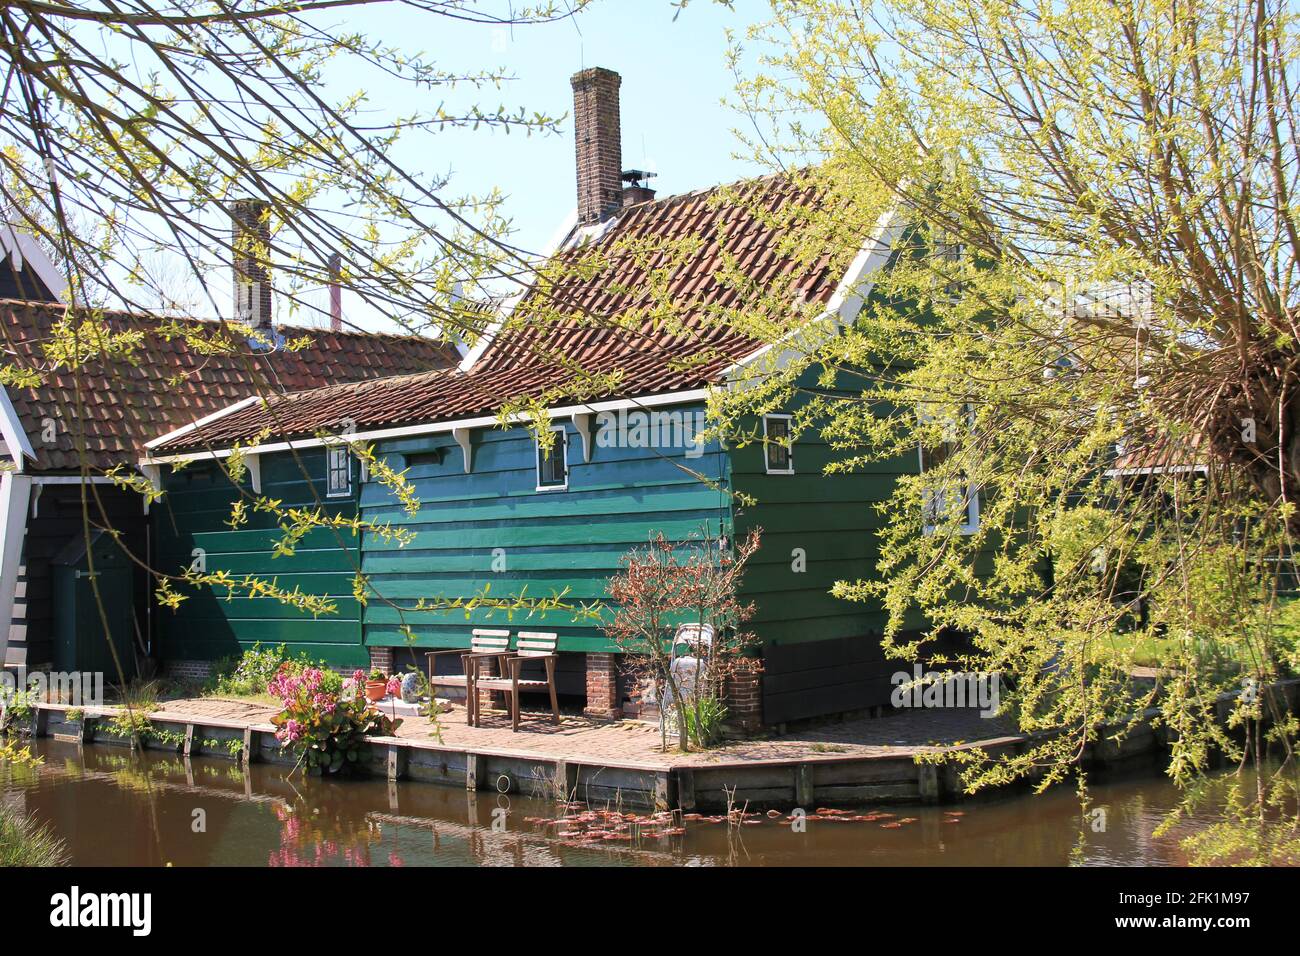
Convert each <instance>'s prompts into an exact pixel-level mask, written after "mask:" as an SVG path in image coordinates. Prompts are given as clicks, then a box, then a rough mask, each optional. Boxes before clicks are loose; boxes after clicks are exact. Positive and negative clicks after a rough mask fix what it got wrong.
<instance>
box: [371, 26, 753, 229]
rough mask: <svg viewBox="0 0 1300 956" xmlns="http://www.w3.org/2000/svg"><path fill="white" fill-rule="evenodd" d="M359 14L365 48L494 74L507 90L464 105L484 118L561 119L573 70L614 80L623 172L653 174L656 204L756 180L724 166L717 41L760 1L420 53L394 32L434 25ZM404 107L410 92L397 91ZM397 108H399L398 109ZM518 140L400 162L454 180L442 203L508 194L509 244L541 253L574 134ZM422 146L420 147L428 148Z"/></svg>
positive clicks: (462, 145)
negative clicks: (618, 88) (493, 109)
mask: <svg viewBox="0 0 1300 956" xmlns="http://www.w3.org/2000/svg"><path fill="white" fill-rule="evenodd" d="M366 9H367V8H361V10H360V12H359V18H358V22H357V24H356V26H357V27H358V28H361V29H364V30H365V31H366V32H368V33H369V34H371V36H372V37H374V38H379V39H384V40H391V41H392V42H398V43H400V44H401V45H402V46H403V47H404V48H408V49H411V50H415V49H419V50H423V51H424V53H425V54H426V55H427V56H428V58H429V59H431V60H432V61H434V62H435V63H437V65H438V66H439V67H440V68H442V69H448V70H456V69H460V70H474V69H484V68H488V67H489V66H499V67H501V68H503V69H505V70H506V71H508V72H510V73H513V74H514V75H515V76H516V77H517V79H516V80H515V81H514V82H512V83H511V84H510V85H509V86H508V87H507V88H506V89H504V90H503V91H501V92H500V93H498V92H497V91H490V92H487V91H485V92H481V93H477V94H473V96H471V95H470V94H468V93H467V94H465V96H466V98H467V99H477V101H478V102H479V103H480V105H482V106H483V107H485V108H486V107H488V106H495V105H497V103H498V102H499V103H503V104H505V105H506V106H507V107H517V106H525V107H527V108H528V109H529V110H537V111H542V112H545V113H547V114H549V115H552V116H559V115H564V114H569V113H571V112H572V91H571V89H570V87H569V77H570V75H571V74H573V73H575V72H577V71H578V70H580V69H582V68H584V67H590V66H603V67H608V68H609V69H612V70H615V71H616V72H618V73H620V74H622V76H623V85H622V118H623V165H624V167H625V168H636V169H650V170H653V171H655V172H657V173H658V178H657V179H656V180H655V181H654V182H653V185H654V186H655V188H656V189H658V190H659V194H660V195H661V196H662V195H667V194H672V193H681V192H687V191H690V190H693V189H698V188H701V187H704V186H710V185H714V184H716V183H721V182H729V181H731V180H734V179H739V178H741V177H743V176H745V175H750V174H753V173H756V172H760V170H758V169H757V168H756V167H754V166H752V165H751V164H748V163H744V162H741V161H739V160H736V159H733V158H732V154H733V153H735V152H736V151H737V142H736V139H735V136H734V135H733V133H732V130H733V129H734V128H735V127H737V126H738V125H739V123H740V118H739V117H738V116H737V115H736V114H735V113H734V112H733V111H731V110H729V109H728V108H726V107H725V106H724V105H722V102H721V101H722V99H723V97H725V96H728V95H729V94H730V92H731V89H732V85H733V84H732V77H731V75H730V73H729V72H728V70H727V68H726V64H725V62H724V54H725V52H726V39H725V32H724V31H725V30H726V29H727V28H728V27H730V28H731V29H733V30H734V31H735V32H736V33H737V35H741V36H743V33H744V29H745V28H746V27H747V26H748V25H749V24H751V23H754V22H757V21H759V20H762V19H763V18H764V17H765V15H766V14H767V12H768V5H767V3H766V2H765V0H736V3H735V10H734V12H733V11H728V10H727V9H725V8H724V7H721V6H718V5H717V4H715V3H713V2H711V0H694V2H692V3H691V5H690V6H689V7H687V8H686V9H685V10H684V11H683V12H682V13H681V15H680V16H679V17H678V18H677V20H676V22H674V21H673V13H674V8H673V6H672V5H671V3H670V2H669V0H601V2H598V3H596V4H594V5H593V6H592V7H590V8H589V9H588V10H587V11H585V12H583V13H581V14H579V15H578V16H577V17H575V18H574V19H573V20H572V21H571V22H562V23H557V24H548V25H541V26H530V27H516V28H514V29H513V30H505V29H496V28H488V27H477V26H463V27H462V26H454V27H452V28H450V29H448V30H446V31H445V32H440V35H438V36H435V37H428V38H427V39H425V40H424V41H423V42H421V41H420V40H419V39H418V38H417V37H413V36H412V35H411V34H410V32H409V30H406V31H404V30H403V27H404V26H405V25H407V24H409V23H415V22H418V23H419V24H420V25H421V28H422V29H428V26H429V24H430V21H431V20H437V19H438V18H432V17H428V16H427V15H426V16H423V17H418V18H416V17H412V16H411V15H410V14H408V13H402V12H397V11H394V10H390V11H389V12H387V13H381V14H378V15H372V14H371V13H368V12H366ZM401 92H402V95H403V96H404V97H408V98H409V97H410V96H411V95H412V91H411V89H410V87H405V86H403V87H401ZM406 105H407V104H401V105H400V107H399V108H402V107H405V106H406ZM570 119H571V117H570V118H568V119H566V120H565V121H564V129H563V133H562V134H561V135H558V136H533V137H524V136H518V135H515V134H511V135H509V136H507V135H505V134H502V133H499V132H488V131H484V130H481V129H480V130H478V131H474V132H470V131H457V132H453V133H444V134H440V135H439V136H438V137H437V138H436V139H435V142H436V143H437V144H438V145H439V146H441V147H445V150H446V151H445V153H444V154H441V155H437V156H428V157H410V156H403V157H402V160H403V161H404V162H406V163H410V164H415V163H422V164H426V165H425V168H426V169H427V170H439V171H450V172H452V173H453V176H454V178H453V180H452V184H451V190H450V191H451V192H453V193H455V192H480V191H486V190H488V189H490V188H492V187H493V186H495V187H498V188H500V189H501V190H502V191H503V192H505V193H506V194H508V196H509V201H508V204H507V213H508V215H509V216H510V217H511V218H512V219H513V221H514V223H515V226H516V228H517V230H518V232H517V235H516V237H515V241H516V242H517V244H519V245H520V246H523V247H525V248H528V249H533V250H537V249H540V248H541V247H542V246H544V245H545V243H546V242H547V241H548V240H549V239H550V238H551V236H552V234H553V233H554V232H555V230H556V228H557V227H558V226H559V224H560V223H561V222H562V221H563V219H564V217H565V216H567V215H568V214H569V212H571V211H572V210H573V208H574V205H575V186H574V158H573V130H572V124H571V122H570ZM429 141H430V140H429V138H427V137H426V138H424V142H425V143H426V144H427V143H428V142H429Z"/></svg>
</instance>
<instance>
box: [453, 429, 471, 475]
mask: <svg viewBox="0 0 1300 956" xmlns="http://www.w3.org/2000/svg"><path fill="white" fill-rule="evenodd" d="M451 437H452V438H454V439H456V444H457V445H459V446H460V451H461V455H462V456H463V457H464V459H465V474H467V475H468V474H469V473H470V472H471V471H473V470H474V447H473V446H472V445H471V444H470V442H469V429H468V428H453V429H452V432H451Z"/></svg>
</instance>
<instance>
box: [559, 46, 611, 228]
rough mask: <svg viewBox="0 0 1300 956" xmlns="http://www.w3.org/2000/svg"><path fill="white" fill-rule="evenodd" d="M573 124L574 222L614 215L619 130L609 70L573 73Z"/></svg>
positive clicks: (594, 69)
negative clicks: (576, 206) (576, 179)
mask: <svg viewBox="0 0 1300 956" xmlns="http://www.w3.org/2000/svg"><path fill="white" fill-rule="evenodd" d="M569 82H570V83H572V85H573V126H574V132H575V134H576V136H575V139H576V148H577V158H578V224H579V225H581V226H589V225H592V224H593V223H598V222H602V221H604V220H605V219H608V218H609V217H610V216H613V215H615V214H616V213H617V212H618V210H619V208H620V207H621V206H622V204H623V178H622V177H623V132H622V128H621V125H620V122H619V112H618V88H619V86H620V84H622V82H623V78H622V77H620V76H619V75H618V74H617V73H615V72H614V71H613V70H606V69H604V68H603V67H593V68H592V69H589V70H583V71H582V72H580V73H575V74H573V77H572V79H571V80H570V81H569Z"/></svg>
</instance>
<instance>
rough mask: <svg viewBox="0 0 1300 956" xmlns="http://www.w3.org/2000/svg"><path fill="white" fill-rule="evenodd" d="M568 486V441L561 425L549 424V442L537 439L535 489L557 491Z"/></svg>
mask: <svg viewBox="0 0 1300 956" xmlns="http://www.w3.org/2000/svg"><path fill="white" fill-rule="evenodd" d="M567 487H569V442H568V437H567V436H566V435H565V432H564V426H563V425H552V426H551V443H550V446H549V447H547V446H545V445H543V444H542V441H541V440H540V439H538V441H537V490H538V491H558V490H561V489H564V488H567Z"/></svg>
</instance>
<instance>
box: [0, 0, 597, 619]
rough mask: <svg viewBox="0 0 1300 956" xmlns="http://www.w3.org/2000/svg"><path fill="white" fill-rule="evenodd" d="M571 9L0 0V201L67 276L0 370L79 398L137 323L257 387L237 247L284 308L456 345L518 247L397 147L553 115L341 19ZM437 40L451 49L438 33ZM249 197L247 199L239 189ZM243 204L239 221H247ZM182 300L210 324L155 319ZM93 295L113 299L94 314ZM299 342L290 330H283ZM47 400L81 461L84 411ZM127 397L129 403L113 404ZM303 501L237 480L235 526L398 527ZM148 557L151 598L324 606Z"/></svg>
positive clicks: (484, 2) (133, 349)
mask: <svg viewBox="0 0 1300 956" xmlns="http://www.w3.org/2000/svg"><path fill="white" fill-rule="evenodd" d="M586 3H587V0H565V2H554V3H552V2H549V0H540V2H539V3H536V4H519V3H513V2H510V0H388V2H383V3H374V2H369V0H295V2H291V3H281V2H272V0H265V2H264V0H240V2H227V0H125V2H116V0H86V2H75V3H73V2H62V0H19V2H14V3H6V4H5V5H4V7H3V9H0V74H2V75H3V80H2V81H0V205H2V206H3V212H2V213H0V215H3V217H4V222H5V223H6V224H8V225H10V226H13V227H15V228H17V229H20V230H23V231H25V232H27V233H29V234H30V235H32V236H34V237H35V238H36V240H37V241H38V242H40V243H41V245H42V246H43V247H44V248H45V249H46V250H47V251H48V252H49V254H50V256H51V259H52V261H53V262H54V263H55V264H56V266H57V268H58V269H59V271H60V272H62V273H63V274H64V275H65V276H66V278H67V291H66V293H65V299H66V301H65V302H64V303H63V304H64V306H65V307H66V310H67V311H66V316H65V319H64V321H60V322H58V323H56V324H55V325H54V326H53V331H52V335H51V337H50V339H49V341H46V342H44V343H42V345H41V348H40V351H39V352H34V353H33V354H36V355H38V356H39V359H36V360H31V361H28V360H21V359H15V358H13V357H12V356H11V357H10V358H8V359H0V382H3V383H4V384H7V385H17V386H34V385H37V384H39V383H40V382H41V381H42V380H43V379H44V377H45V376H48V375H50V374H52V373H55V372H58V373H60V374H61V375H63V376H67V375H69V374H71V375H72V377H73V378H74V380H75V381H76V382H77V383H78V388H77V389H76V394H77V395H78V396H80V395H81V394H83V393H84V392H86V391H87V390H88V389H90V388H91V387H92V382H93V381H94V380H93V379H91V378H88V377H87V378H83V373H85V372H87V371H95V372H96V374H99V375H102V374H103V373H104V371H106V370H107V371H108V373H109V374H115V373H114V372H113V371H112V370H113V369H117V368H122V367H127V366H129V365H130V364H134V363H138V362H141V361H147V360H148V359H149V357H148V356H147V355H146V354H145V353H144V351H143V350H144V349H145V348H146V347H147V342H148V339H147V338H146V336H145V334H144V333H146V332H148V333H152V334H154V335H160V336H162V337H164V338H170V337H177V336H184V337H185V338H186V339H187V340H189V344H190V347H191V348H192V349H193V350H194V351H195V352H197V353H199V354H230V355H233V356H235V358H236V359H237V360H239V359H241V358H242V360H244V361H245V362H246V363H247V367H248V371H249V376H250V378H251V380H252V381H253V382H254V383H255V384H256V386H257V387H258V388H259V390H260V391H262V392H263V394H270V393H272V392H273V391H275V390H276V389H275V385H274V383H272V382H267V381H263V380H261V375H260V372H259V368H260V367H259V366H258V365H257V363H256V362H254V360H253V358H254V357H253V353H254V352H256V351H257V350H258V348H257V347H256V345H250V339H252V340H254V342H255V341H256V339H257V338H258V336H263V337H265V336H264V334H263V333H262V332H260V331H258V330H256V329H253V328H251V327H250V326H249V324H248V323H247V322H238V321H232V320H233V319H234V315H233V312H234V309H233V307H232V304H231V302H230V297H229V292H228V291H227V290H229V289H230V287H231V281H230V276H231V268H232V266H233V265H234V263H233V262H232V260H234V259H239V260H240V262H241V268H243V269H244V270H245V271H250V266H249V263H250V262H252V263H253V264H254V265H255V266H256V270H257V271H258V272H259V274H264V275H267V276H269V283H270V285H271V286H272V287H273V288H274V290H275V299H276V301H278V302H284V303H288V305H287V307H286V311H288V312H289V313H290V314H291V315H293V314H297V315H300V316H301V315H304V314H306V315H309V314H310V312H311V310H312V305H311V302H312V299H311V296H310V294H309V293H310V292H311V291H312V290H315V289H320V288H321V287H323V286H325V285H327V284H331V285H333V286H335V287H337V288H339V289H340V290H347V291H348V292H349V293H351V294H352V295H353V296H354V297H355V299H356V300H358V301H360V302H361V303H362V304H363V310H369V311H371V312H373V313H375V314H378V315H381V316H384V317H387V318H390V319H393V320H395V321H397V322H398V323H400V324H401V325H402V326H404V327H405V328H406V330H408V331H410V332H415V333H428V334H432V335H438V336H442V337H446V338H453V337H454V338H461V339H465V340H472V339H473V338H474V337H475V336H476V335H478V334H479V333H480V332H481V331H482V330H483V326H484V324H485V323H486V322H488V321H489V319H490V314H489V312H488V310H486V309H484V308H482V307H481V306H475V305H473V304H472V303H473V302H474V301H475V299H476V298H477V299H482V298H483V297H484V296H485V295H486V294H487V292H488V291H491V292H495V293H497V294H500V293H501V292H502V291H507V292H508V291H510V287H511V286H512V284H517V283H519V282H520V281H521V279H522V276H523V275H525V274H526V272H527V269H528V265H529V256H528V255H527V253H526V252H525V250H521V249H519V248H516V247H515V246H514V245H512V243H511V241H510V233H509V226H508V222H507V220H506V219H505V217H504V215H503V213H502V210H501V201H502V197H501V195H500V194H499V193H497V192H496V191H490V192H488V193H486V194H484V195H470V194H465V193H462V192H460V191H458V190H457V189H456V188H455V184H454V183H453V182H451V181H449V178H448V175H447V173H446V172H445V169H446V167H447V164H446V163H445V162H440V163H437V164H436V165H435V164H434V163H432V162H430V163H423V162H421V163H420V164H419V165H417V164H415V163H414V162H412V161H411V158H412V157H428V156H435V155H439V154H440V153H442V154H445V153H446V148H445V145H444V144H445V143H446V137H445V135H444V134H445V133H447V132H448V131H450V130H455V129H466V130H471V129H479V130H483V131H484V132H491V131H495V132H496V133H498V134H504V133H515V134H516V135H518V134H523V135H529V134H534V133H549V132H555V131H558V128H559V118H556V117H551V116H548V115H546V114H544V113H540V112H533V111H530V110H527V109H526V108H524V107H519V108H507V107H504V106H498V105H494V101H496V102H499V100H498V98H499V97H500V96H501V95H502V89H503V87H504V86H505V85H506V83H507V82H508V81H509V79H510V75H509V73H508V72H507V71H504V70H501V69H482V70H480V69H471V70H468V71H466V70H463V69H459V68H448V67H447V66H446V65H443V64H442V63H441V62H439V61H438V60H436V59H433V58H431V57H430V56H428V55H426V54H423V53H420V52H418V51H417V50H416V49H415V48H413V47H412V46H410V45H409V44H407V43H404V42H395V41H397V38H396V37H394V36H392V32H391V31H389V35H388V36H387V37H384V36H377V35H376V36H371V35H367V33H366V32H365V31H364V30H361V29H358V27H357V25H356V21H357V20H358V19H359V18H360V15H361V14H362V13H363V12H365V13H366V14H370V15H373V14H375V13H377V12H379V11H381V10H387V11H390V12H392V11H395V12H397V13H400V14H402V15H403V16H405V17H407V18H408V20H407V24H408V25H409V26H412V27H414V26H419V28H420V29H419V35H420V36H422V37H428V38H431V39H432V40H433V41H434V42H435V43H436V42H437V41H438V39H439V38H441V37H442V36H445V35H446V31H447V30H448V29H450V28H452V27H455V28H457V29H459V30H471V31H472V30H475V29H477V30H480V31H483V33H484V39H485V40H487V39H490V35H489V31H492V30H499V29H514V28H516V27H518V28H523V27H526V26H536V27H538V28H544V27H545V25H546V24H548V23H553V22H555V21H561V20H564V19H567V18H569V17H571V16H573V15H574V14H575V13H577V12H578V11H580V10H581V9H582V8H583V7H585V6H586ZM349 21H351V22H349ZM380 30H381V31H382V27H380ZM439 52H440V53H441V54H444V55H445V54H447V53H448V50H447V47H446V44H445V43H444V44H443V46H442V49H441V50H440V51H439ZM376 88H378V89H380V90H382V96H376V95H375V94H374V93H373V91H374V90H376ZM368 90H369V91H372V92H368ZM484 100H486V101H488V103H487V105H483V103H482V102H481V101H484ZM250 200H251V201H253V203H255V204H256V205H246V203H247V202H248V201H250ZM250 209H251V210H256V211H257V217H258V221H257V222H256V223H254V222H251V221H247V220H248V217H249V213H248V212H247V211H248V210H250ZM241 210H242V212H241ZM241 216H242V217H243V219H244V220H245V223H244V224H245V226H246V227H247V229H246V232H247V233H248V234H249V235H251V236H253V237H255V238H253V239H250V240H249V241H247V242H246V243H244V244H243V245H240V246H238V247H237V248H235V247H232V242H231V238H230V237H231V222H232V218H238V217H241ZM178 307H183V308H184V311H186V312H188V313H190V314H195V315H199V316H205V315H206V316H209V317H211V316H216V317H220V318H223V319H225V320H226V321H224V322H222V323H217V322H213V323H175V322H169V321H167V320H168V318H169V317H172V316H174V315H175V314H176V312H177V310H178ZM108 308H115V309H120V310H126V311H125V314H124V315H123V316H119V317H118V318H117V319H116V320H115V321H114V322H113V323H110V322H108V321H107V319H106V315H105V310H106V309H108ZM318 311H320V310H318ZM261 318H262V319H263V320H269V319H270V317H269V316H262V317H261ZM262 344H266V343H262ZM298 344H299V343H298V341H297V340H296V339H294V338H293V337H292V336H290V337H289V340H288V341H287V342H286V344H285V347H286V348H295V347H297V346H298ZM94 387H102V386H94ZM79 401H80V398H78V402H79ZM57 411H58V415H59V418H60V419H61V420H62V421H64V422H66V423H68V431H69V433H70V434H71V435H72V436H73V439H74V441H75V443H76V447H77V449H78V451H79V452H80V459H81V461H82V463H83V467H82V471H83V473H84V472H88V471H89V468H88V467H87V466H86V464H85V463H86V462H87V460H88V459H87V457H86V454H85V442H84V433H83V431H82V428H81V425H80V422H82V420H83V418H84V416H83V415H82V414H81V412H82V409H81V408H80V407H67V408H65V407H60V408H58V410H57ZM140 411H141V409H140V408H138V407H136V406H134V405H132V404H131V403H129V402H128V403H125V404H124V408H123V413H124V414H125V415H138V414H139V413H140ZM356 450H357V453H358V454H359V455H363V456H365V455H371V450H370V449H368V448H358V449H356ZM372 459H373V456H372ZM300 465H301V463H300ZM375 465H376V468H377V469H378V470H377V472H376V474H377V479H378V480H380V481H381V482H383V483H384V484H386V485H388V486H389V487H390V490H392V491H393V493H394V494H395V496H396V497H397V498H398V499H399V500H401V501H402V503H403V504H405V505H407V506H408V507H418V502H413V500H412V499H411V498H410V496H409V494H406V493H405V489H406V486H405V485H404V483H403V482H402V481H401V479H400V477H399V476H397V475H393V474H390V473H388V472H385V471H384V470H383V469H382V465H381V463H379V462H375ZM244 470H245V465H244V463H243V460H242V456H240V455H238V454H236V455H233V456H231V458H230V459H229V461H228V463H227V468H226V471H227V475H228V477H229V478H230V480H231V481H232V484H233V485H234V486H235V488H236V489H237V490H238V485H239V481H240V479H241V478H243V476H244ZM304 474H305V472H304ZM111 477H115V478H116V479H117V480H118V482H119V484H120V485H122V486H124V487H127V488H131V489H134V490H137V491H139V492H140V493H141V494H143V495H145V496H146V497H147V498H152V497H156V495H157V492H156V491H154V490H153V488H152V487H151V486H150V483H149V482H147V481H145V480H144V479H143V478H142V477H141V476H139V475H133V474H132V473H130V471H129V469H125V468H119V469H117V470H116V471H115V472H114V473H111ZM85 488H86V494H85V495H83V509H82V518H83V521H82V524H83V531H84V533H85V535H86V536H87V539H88V536H89V534H90V530H91V518H90V515H91V512H90V506H91V502H92V501H93V500H94V499H96V498H98V496H99V490H98V487H97V486H95V485H93V484H90V483H89V482H87V483H86V485H85ZM317 505H318V507H316V508H314V509H312V508H298V509H291V508H286V507H284V506H283V505H282V504H281V503H279V502H276V501H274V500H272V499H270V498H268V497H266V496H261V495H257V496H252V495H249V494H247V493H245V492H244V491H243V490H239V491H238V495H237V500H236V502H235V504H234V506H233V507H232V510H231V516H230V526H231V527H232V528H235V527H240V526H241V525H242V524H244V523H246V522H247V521H248V520H249V515H250V514H251V513H253V512H259V511H260V512H267V513H269V514H270V515H271V516H272V517H273V518H274V519H275V520H274V523H275V524H278V525H279V527H280V528H282V529H283V530H284V536H283V538H282V540H281V541H280V542H279V545H278V547H281V548H282V549H285V550H289V551H291V550H292V546H293V544H294V543H295V542H296V541H297V540H298V539H299V538H301V536H302V535H303V534H305V533H306V532H307V531H308V530H310V529H312V528H317V527H324V528H328V529H330V530H332V531H334V532H335V533H336V534H339V535H340V536H341V535H342V534H344V533H352V534H355V533H358V532H359V531H361V530H366V531H368V532H370V533H374V534H380V535H389V534H395V533H396V532H394V531H393V530H392V529H390V528H388V527H387V526H376V525H373V524H371V523H369V522H366V521H363V520H361V519H354V520H351V521H349V522H340V520H339V519H338V518H337V517H335V518H330V517H329V516H327V515H326V514H325V510H324V509H323V508H321V507H319V505H320V502H317ZM100 511H101V512H102V511H103V508H102V503H101V505H100ZM110 530H111V529H110ZM122 546H123V547H124V548H125V547H126V545H125V544H123V545H122ZM132 557H133V559H134V560H136V561H137V563H140V564H144V563H145V561H146V557H145V556H144V555H132ZM147 570H148V571H149V573H151V574H152V575H153V576H154V578H155V580H156V581H157V584H158V597H159V600H160V601H161V602H162V603H163V604H164V605H169V604H170V605H172V606H175V605H176V604H177V603H178V602H179V601H180V600H182V599H183V595H181V594H179V593H178V592H177V591H176V590H175V589H174V588H173V587H172V583H173V582H176V581H184V582H186V583H187V584H191V585H195V586H214V587H220V588H226V589H230V591H231V592H234V593H239V594H243V595H247V596H262V597H270V598H276V599H279V600H282V601H284V602H285V603H289V604H293V605H295V606H296V607H298V608H300V609H301V610H303V611H305V612H310V613H329V612H330V611H331V610H332V609H333V608H332V606H331V602H329V601H326V600H324V599H320V598H315V597H314V596H311V595H304V594H302V593H300V592H299V591H298V590H297V589H295V590H294V591H285V590H284V589H282V588H279V587H278V586H277V585H276V584H275V582H274V581H264V580H261V579H256V578H253V577H244V578H240V579H237V578H234V577H231V576H230V575H225V574H222V573H214V574H206V573H205V574H194V573H190V572H186V573H185V574H177V573H174V569H159V568H147ZM358 571H359V569H358ZM96 586H97V585H96ZM361 596H362V597H364V596H365V595H364V594H362V595H361ZM106 629H107V628H106Z"/></svg>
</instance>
